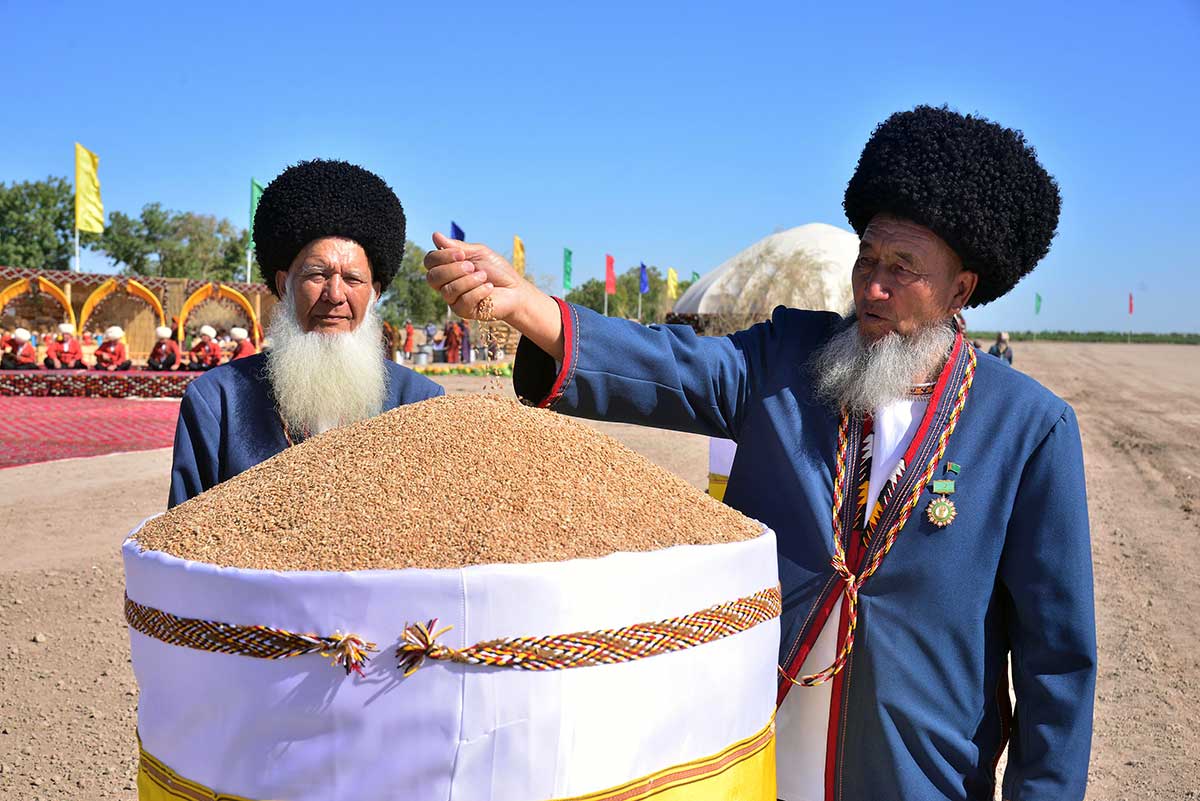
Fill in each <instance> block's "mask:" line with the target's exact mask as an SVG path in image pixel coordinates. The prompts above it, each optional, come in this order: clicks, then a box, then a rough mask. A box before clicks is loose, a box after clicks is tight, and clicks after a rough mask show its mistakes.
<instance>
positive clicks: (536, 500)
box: [138, 396, 762, 571]
mask: <svg viewBox="0 0 1200 801" xmlns="http://www.w3.org/2000/svg"><path fill="white" fill-rule="evenodd" d="M761 532H762V527H761V526H760V525H759V524H757V523H755V522H753V521H751V520H749V519H747V518H745V517H743V516H742V515H741V514H739V513H738V512H736V511H734V510H733V509H731V508H729V507H727V506H724V505H723V504H721V503H719V502H717V501H715V500H713V499H712V498H710V497H708V496H707V495H705V494H703V493H702V492H700V491H699V490H697V489H695V488H693V487H692V486H691V485H689V484H687V483H686V482H684V481H683V480H682V479H679V478H677V477H676V476H674V475H672V474H670V473H668V472H666V471H665V470H663V469H662V468H660V467H658V466H657V465H655V464H653V463H651V462H650V461H648V460H647V459H645V458H643V457H642V456H640V455H638V454H636V453H634V452H633V451H631V450H629V449H628V448H626V447H625V446H623V445H621V444H620V443H618V442H616V441H615V440H613V439H611V438H609V437H607V436H605V435H603V434H601V433H599V432H597V431H596V430H594V429H592V428H590V427H589V426H587V425H585V424H583V423H581V422H578V421H576V420H572V419H570V418H567V417H563V416H561V415H558V414H555V413H553V412H549V411H543V410H538V409H531V408H527V407H524V406H522V405H520V404H518V403H516V402H515V401H511V400H505V399H502V398H498V397H494V396H458V397H442V398H436V399H433V400H429V401H425V402H422V403H418V404H412V405H407V406H402V407H400V408H397V409H394V410H392V411H390V412H387V413H385V414H382V415H380V416H378V417H376V418H373V419H371V420H368V421H366V422H363V423H359V424H357V425H354V426H349V427H346V428H341V429H334V430H333V431H329V432H326V433H325V434H321V435H319V436H316V437H313V438H312V439H310V440H308V441H306V442H303V443H300V444H298V445H296V446H295V447H292V448H288V449H287V450H285V451H283V452H282V453H280V454H278V455H277V456H274V457H273V458H271V459H268V460H267V461H265V462H262V463H260V464H258V465H256V466H254V467H252V468H250V469H249V470H247V471H246V472H244V473H242V474H240V475H238V476H236V477H235V478H233V479H231V480H229V481H226V482H225V483H223V484H219V485H217V486H216V487H213V488H212V489H210V490H208V491H207V492H205V493H203V494H201V495H198V496H197V497H195V498H193V499H191V500H189V501H187V502H186V503H183V504H181V505H179V506H177V507H175V508H173V509H171V510H169V511H168V512H167V513H166V514H164V515H162V516H160V517H158V518H156V519H154V520H152V521H151V522H149V523H147V524H146V525H145V526H144V527H143V528H142V530H141V531H140V532H139V533H138V543H139V545H140V546H141V547H142V548H143V549H144V550H158V551H164V552H166V553H169V554H172V555H174V556H178V557H181V558H185V559H191V560H194V561H200V562H209V563H213V564H219V565H226V566H230V567H242V568H258V569H270V570H327V571H346V570H364V569H376V568H383V569H396V568H408V567H417V568H454V567H462V566H466V565H474V564H489V563H528V562H553V561H560V560H564V559H574V558H588V557H599V556H604V555H607V554H610V553H614V552H617V551H650V550H656V549H659V548H666V547H669V546H672V545H683V544H697V545H698V544H711V543H722V542H736V541H740V540H746V539H750V538H753V537H755V536H757V535H758V534H760V533H761Z"/></svg>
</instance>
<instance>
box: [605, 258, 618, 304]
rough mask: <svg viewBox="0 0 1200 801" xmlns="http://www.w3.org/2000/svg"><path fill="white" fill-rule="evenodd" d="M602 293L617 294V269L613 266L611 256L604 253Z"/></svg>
mask: <svg viewBox="0 0 1200 801" xmlns="http://www.w3.org/2000/svg"><path fill="white" fill-rule="evenodd" d="M604 294H606V295H615V294H617V271H616V269H615V268H614V267H613V257H612V256H609V255H608V254H607V253H605V254H604Z"/></svg>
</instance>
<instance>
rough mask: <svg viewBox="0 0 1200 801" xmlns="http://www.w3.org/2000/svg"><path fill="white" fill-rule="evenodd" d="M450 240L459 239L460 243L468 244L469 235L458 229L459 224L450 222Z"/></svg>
mask: <svg viewBox="0 0 1200 801" xmlns="http://www.w3.org/2000/svg"><path fill="white" fill-rule="evenodd" d="M450 238H451V239H457V240H458V241H459V242H466V241H467V235H466V234H464V233H463V229H461V228H459V227H458V223H456V222H455V221H454V220H451V221H450Z"/></svg>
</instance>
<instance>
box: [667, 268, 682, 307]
mask: <svg viewBox="0 0 1200 801" xmlns="http://www.w3.org/2000/svg"><path fill="white" fill-rule="evenodd" d="M667 297H668V298H670V299H671V300H675V298H677V297H679V273H677V272H675V268H674V267H668V268H667Z"/></svg>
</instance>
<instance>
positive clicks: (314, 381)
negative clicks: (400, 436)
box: [266, 281, 387, 436]
mask: <svg viewBox="0 0 1200 801" xmlns="http://www.w3.org/2000/svg"><path fill="white" fill-rule="evenodd" d="M375 297H376V296H375V292H374V291H372V292H371V302H370V304H369V305H368V306H367V313H366V315H365V316H364V317H363V320H362V322H361V323H359V325H358V327H357V328H355V329H354V330H353V331H347V332H344V333H336V334H324V333H320V332H318V331H311V332H309V331H305V330H304V328H303V327H302V326H301V325H300V320H299V319H298V318H297V316H296V306H295V303H294V300H293V296H292V288H291V281H288V286H287V292H286V293H285V294H284V296H283V298H282V300H281V301H280V302H279V303H278V304H276V306H275V315H274V316H273V317H272V318H271V324H270V326H268V328H267V337H268V338H269V339H270V340H271V349H270V350H269V351H267V368H266V373H267V379H268V380H269V381H270V382H271V389H272V390H273V392H274V394H275V403H276V404H277V406H278V409H279V415H280V417H282V418H283V421H284V423H285V424H286V425H287V426H288V428H289V430H291V431H296V432H302V433H303V434H304V435H305V436H312V435H314V434H320V433H322V432H324V431H328V430H329V429H331V428H336V427H338V426H343V425H347V424H349V423H355V422H358V421H360V420H366V419H367V418H369V417H374V416H375V415H377V414H379V413H380V412H382V411H383V402H384V399H385V398H386V396H387V366H386V365H385V364H384V361H383V351H382V348H383V346H382V344H381V342H382V333H383V322H382V321H381V319H380V317H379V314H378V312H376V310H375Z"/></svg>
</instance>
